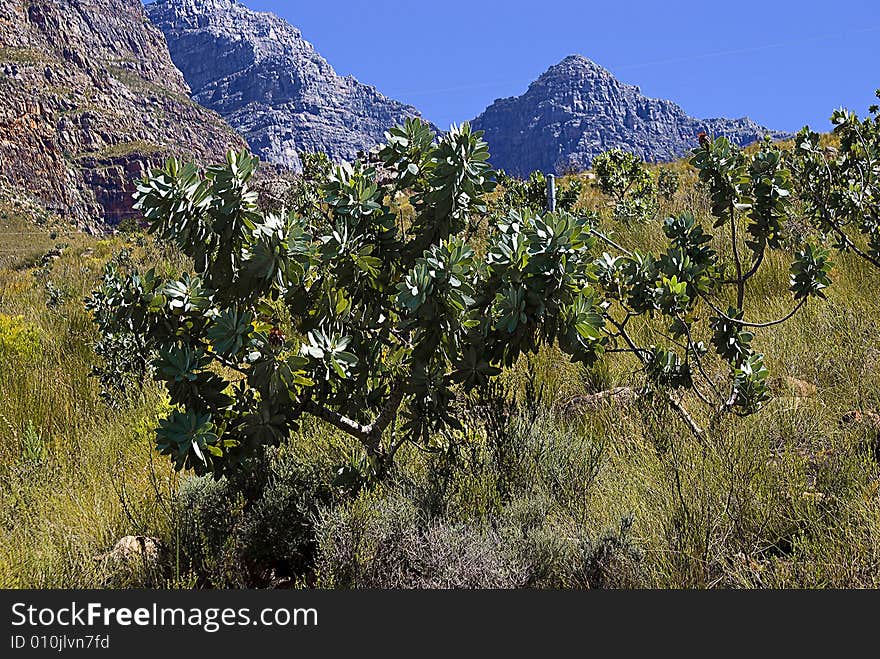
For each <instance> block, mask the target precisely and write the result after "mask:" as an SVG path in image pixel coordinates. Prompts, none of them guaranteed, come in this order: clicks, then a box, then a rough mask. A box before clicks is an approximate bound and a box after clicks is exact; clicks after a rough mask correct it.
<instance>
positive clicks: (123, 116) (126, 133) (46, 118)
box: [0, 0, 244, 228]
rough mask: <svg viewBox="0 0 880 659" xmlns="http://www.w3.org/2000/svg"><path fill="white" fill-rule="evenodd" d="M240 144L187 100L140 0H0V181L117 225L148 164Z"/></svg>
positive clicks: (61, 208) (76, 214)
mask: <svg viewBox="0 0 880 659" xmlns="http://www.w3.org/2000/svg"><path fill="white" fill-rule="evenodd" d="M243 145H244V143H243V141H242V140H241V138H239V137H238V136H237V135H236V134H235V133H234V131H233V130H232V129H231V128H229V126H228V125H227V124H225V123H224V122H223V121H222V120H221V119H220V117H218V116H217V115H216V114H215V113H214V112H211V111H210V110H206V109H204V108H202V107H199V106H198V105H196V104H195V103H193V102H192V101H191V100H190V99H189V88H188V87H187V85H186V82H185V81H184V79H183V76H182V75H181V73H180V72H179V71H178V70H177V69H176V68H175V66H174V64H173V63H172V61H171V58H170V56H169V54H168V49H167V46H166V44H165V40H164V38H163V37H162V33H161V32H159V31H158V30H157V29H155V28H154V27H153V26H152V25H151V24H150V23H149V21H148V20H147V17H146V15H145V13H144V9H143V7H142V5H141V3H140V1H139V0H88V1H85V0H28V1H25V0H0V176H2V177H5V178H6V180H7V181H8V182H9V183H11V184H13V185H14V186H17V187H19V188H23V189H25V190H26V191H27V192H28V193H29V194H30V195H32V196H33V197H34V198H35V199H36V200H37V201H39V202H40V203H42V204H43V205H44V206H45V207H46V208H47V209H48V210H50V211H51V212H54V213H57V214H59V215H61V216H64V217H68V218H71V219H73V220H75V221H76V222H77V223H78V224H79V225H80V226H83V227H87V228H98V227H99V226H100V225H102V224H104V223H109V224H115V223H117V222H119V221H120V220H122V219H125V218H127V217H130V216H131V215H132V210H131V203H132V202H131V191H132V181H133V180H134V179H135V178H137V177H138V176H139V175H140V173H141V171H142V169H143V168H144V166H145V165H146V164H148V163H150V162H155V161H156V160H158V159H159V158H160V157H162V156H163V155H165V154H166V153H174V154H183V155H188V156H191V157H194V158H196V159H199V160H214V159H216V158H218V157H220V156H221V155H222V153H223V152H224V151H225V150H226V149H227V147H230V146H233V147H241V146H243Z"/></svg>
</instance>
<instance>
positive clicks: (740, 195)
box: [89, 120, 830, 476]
mask: <svg viewBox="0 0 880 659" xmlns="http://www.w3.org/2000/svg"><path fill="white" fill-rule="evenodd" d="M379 154H380V158H381V161H382V166H383V168H384V170H385V172H384V173H383V175H382V177H381V180H380V177H379V176H378V175H377V172H376V170H375V168H373V167H371V166H368V165H365V164H363V163H356V164H354V165H347V164H343V165H339V166H336V167H334V168H333V170H332V172H330V174H329V177H328V180H327V182H326V184H325V185H324V186H323V195H324V201H323V203H322V204H320V207H319V208H318V209H309V211H310V212H307V213H303V212H302V209H300V212H291V213H287V214H275V213H268V212H262V211H260V210H259V208H258V206H257V203H256V195H255V194H254V193H253V192H252V191H251V190H250V189H249V185H248V184H249V181H250V179H251V177H252V175H253V173H254V170H255V168H256V166H257V160H256V159H255V158H253V157H251V156H249V155H248V154H247V153H245V152H242V153H238V154H235V153H230V154H229V155H228V156H227V159H226V162H225V164H223V165H219V166H215V167H210V168H208V170H207V171H206V172H204V173H201V172H199V171H198V170H197V169H196V168H195V167H194V166H192V165H182V164H181V163H179V162H178V161H176V160H174V159H171V160H169V161H168V163H167V164H166V166H165V167H164V168H163V169H160V170H157V171H154V172H152V174H151V175H150V176H149V177H147V178H146V179H144V180H143V181H142V182H141V183H140V184H139V185H138V188H137V207H138V208H140V209H141V210H142V211H143V213H144V216H145V218H146V220H147V221H148V223H149V225H150V231H151V232H152V233H153V234H155V235H156V236H157V237H158V238H159V239H160V240H163V241H168V242H171V243H173V244H175V245H176V246H177V247H178V248H179V249H180V250H181V251H182V252H183V253H184V254H185V255H186V256H187V257H189V258H190V259H191V261H192V264H193V267H194V272H192V273H185V274H183V275H182V276H180V277H178V278H171V279H168V280H165V279H162V278H160V277H159V276H158V275H157V274H156V272H155V271H152V270H151V271H149V272H147V273H145V274H143V275H141V274H138V273H137V272H133V271H130V269H128V270H127V269H124V268H120V267H119V266H118V265H114V264H111V265H110V266H109V267H108V270H107V272H106V275H105V279H104V282H103V285H102V286H101V287H100V288H99V289H98V290H97V291H95V292H94V294H93V296H92V298H91V300H90V301H89V307H90V309H92V311H93V314H94V318H95V321H96V322H97V324H98V326H99V328H100V330H101V333H102V337H103V341H104V343H102V345H104V346H105V347H107V348H108V350H109V349H110V348H111V347H114V346H115V347H117V348H119V349H121V350H125V349H126V346H133V347H134V348H135V349H136V350H137V351H138V353H139V355H140V359H127V360H126V359H122V360H119V361H118V363H119V364H126V365H132V364H133V365H137V364H141V363H144V362H145V360H147V359H148V360H149V362H150V364H151V369H152V371H151V372H152V374H153V376H154V377H155V378H156V379H158V380H160V381H161V382H162V383H164V385H165V387H166V389H167V391H168V394H169V397H170V400H171V403H172V411H171V412H170V414H169V415H168V416H167V418H165V419H164V420H162V421H161V423H160V425H159V428H158V429H157V443H158V447H159V449H160V450H161V451H162V452H163V453H165V454H167V455H169V456H170V457H171V459H172V460H173V461H174V464H175V465H176V467H177V468H179V469H182V468H191V469H193V470H195V471H196V472H197V473H213V474H214V475H216V476H219V475H222V474H226V473H229V472H230V471H234V470H236V469H237V468H238V467H239V466H240V465H241V464H242V462H243V461H245V460H248V459H249V458H250V457H251V456H254V455H257V454H259V451H260V450H261V449H262V448H263V447H265V446H271V445H277V444H279V443H280V442H282V441H285V440H286V439H287V438H288V437H289V436H290V434H291V432H292V431H294V430H295V429H296V428H297V427H298V424H299V423H300V420H301V418H302V417H303V415H312V416H315V417H317V418H319V419H322V420H323V421H325V422H326V423H328V424H331V425H332V426H335V427H336V428H338V429H339V430H341V431H343V432H344V433H346V434H347V435H349V436H350V437H352V438H353V439H354V440H355V441H356V442H357V443H358V444H359V445H360V446H361V447H362V448H363V449H364V451H365V453H366V455H367V456H368V457H369V464H370V465H371V470H372V472H373V473H374V474H379V475H381V474H382V473H384V472H385V471H387V469H388V467H389V466H390V465H391V463H392V461H393V459H394V456H395V454H396V453H397V451H398V450H399V448H400V447H401V446H402V445H403V443H404V442H407V441H408V442H412V443H415V444H418V445H421V446H426V447H430V446H431V445H432V442H433V441H434V438H435V437H436V436H437V434H438V432H439V431H441V430H443V429H446V428H453V429H454V428H460V423H459V421H458V419H457V418H456V414H455V409H454V407H453V403H454V401H455V399H456V396H457V393H458V392H460V391H468V390H471V389H473V388H475V387H479V386H482V385H485V384H486V383H487V382H488V381H489V380H490V379H491V378H492V377H494V376H496V375H498V374H499V373H500V372H501V369H502V368H503V367H505V366H509V365H511V364H513V363H514V362H515V361H516V360H517V359H518V357H519V356H520V355H522V354H523V353H527V352H535V351H537V350H538V349H539V348H540V346H541V345H544V344H549V343H554V344H556V345H558V346H559V348H560V349H561V350H562V351H563V352H564V353H566V354H567V355H568V356H569V357H570V358H571V359H572V360H574V361H578V362H585V363H591V362H593V361H594V360H596V359H597V358H599V357H600V356H601V355H602V354H603V353H617V352H619V353H625V354H628V355H630V356H632V357H634V358H635V359H636V360H637V362H638V363H639V364H640V366H641V370H642V371H643V373H644V378H645V383H646V391H648V392H651V393H657V394H660V395H661V396H662V398H663V399H665V400H667V401H668V402H669V404H671V405H672V407H673V408H674V409H675V410H677V411H678V413H679V414H680V416H681V418H682V419H683V420H684V421H685V422H686V423H687V424H688V426H689V427H690V429H691V430H692V431H693V432H694V434H695V435H697V436H698V437H702V436H703V430H702V428H701V427H700V426H699V425H698V424H697V423H696V421H695V420H694V418H693V417H692V416H691V415H690V414H689V413H688V411H687V410H686V409H685V406H684V405H683V401H682V397H681V394H682V393H684V392H687V391H692V392H694V393H695V394H696V396H697V397H698V398H699V399H700V400H702V401H703V402H705V403H706V404H707V405H709V406H710V407H712V408H713V413H714V414H715V415H716V417H720V415H722V414H724V413H726V412H731V411H732V412H736V413H738V414H751V413H753V412H755V411H756V410H758V409H759V408H760V406H761V405H762V403H763V402H764V400H765V399H766V397H767V386H766V376H767V370H766V368H765V367H764V364H763V356H762V355H761V354H760V353H756V352H755V351H754V350H753V348H752V339H753V334H752V332H753V330H754V329H756V328H763V327H770V326H772V325H775V324H778V323H781V322H784V321H785V320H787V318H789V317H791V316H792V315H793V314H794V312H796V311H797V310H798V309H799V308H801V307H802V306H803V304H804V303H805V301H806V300H807V299H808V298H810V297H813V296H819V297H821V296H822V295H823V293H822V291H823V289H824V288H825V286H827V285H828V284H829V283H830V280H829V278H828V272H829V269H830V263H829V261H828V258H827V253H826V252H825V251H823V250H821V249H813V248H812V247H809V246H808V247H805V248H804V249H803V250H802V251H801V252H799V253H798V254H797V255H796V257H795V259H794V263H793V265H792V271H791V280H790V287H791V291H792V296H793V306H794V309H793V311H792V313H790V314H788V315H787V316H786V317H785V318H781V319H776V320H771V321H764V322H759V321H751V320H749V321H747V320H745V318H747V317H748V316H747V313H746V312H747V309H746V304H745V303H746V287H747V283H748V281H749V279H750V278H751V277H752V276H754V274H755V273H756V272H757V271H758V269H759V268H760V265H761V263H762V261H763V258H764V254H765V251H766V250H767V249H778V248H779V240H778V235H779V227H780V222H781V221H782V218H783V217H784V216H785V214H786V213H788V212H789V209H790V204H789V203H788V198H789V187H790V183H791V179H790V175H789V172H788V170H787V169H785V167H784V163H783V160H782V158H781V157H780V152H779V150H778V149H776V148H775V147H774V146H772V145H770V144H766V145H764V147H763V148H762V149H761V150H760V151H759V152H758V153H756V154H755V155H754V156H753V157H751V158H750V157H747V156H746V155H744V154H743V153H742V152H741V151H740V150H739V149H736V148H735V147H733V146H732V145H730V143H729V142H728V141H727V140H726V139H724V138H719V139H718V140H715V141H712V140H708V139H707V140H705V141H703V143H702V145H701V147H700V148H699V149H697V150H696V151H695V153H694V157H693V161H692V162H693V164H694V165H695V166H696V167H697V169H698V170H699V172H700V177H701V179H702V180H704V181H705V182H706V183H707V185H708V186H709V189H710V190H711V194H712V201H713V204H712V207H713V213H714V214H715V217H716V219H717V221H716V223H715V226H716V227H722V226H728V227H729V233H728V237H729V247H730V250H729V253H730V256H731V258H730V259H728V257H727V256H726V255H724V256H723V255H722V254H720V253H719V252H717V251H716V250H715V249H713V248H712V247H711V244H712V241H713V237H712V236H711V235H710V234H709V233H707V232H706V230H705V229H704V227H703V226H701V225H700V224H699V223H698V222H697V221H696V220H695V219H694V218H693V217H692V216H691V215H689V214H683V215H681V216H679V217H675V218H669V219H667V220H666V222H665V225H664V229H665V233H666V236H667V239H668V248H667V250H666V251H665V252H664V253H660V254H656V255H655V254H648V253H643V252H638V251H630V250H627V249H625V248H624V247H622V246H620V245H618V244H617V243H616V242H614V241H613V240H612V239H610V238H608V237H607V236H606V235H605V234H603V233H602V232H601V231H599V230H598V228H597V227H595V226H594V225H593V220H591V219H587V218H582V217H576V216H573V215H571V214H569V213H566V212H564V211H562V212H559V213H539V212H536V211H535V210H532V209H525V210H523V209H515V208H514V209H510V210H509V211H508V212H507V213H506V214H505V215H504V217H503V218H502V220H501V221H498V222H496V223H494V224H493V225H492V226H490V227H489V230H488V235H487V236H485V240H481V241H480V244H481V245H483V244H484V245H485V247H482V248H481V249H480V251H479V252H478V251H477V249H476V248H474V247H473V246H471V245H469V244H468V242H467V241H466V240H465V239H464V238H463V236H464V235H466V234H467V233H468V230H469V227H470V226H472V225H473V224H475V222H474V221H475V220H484V219H485V218H486V217H487V216H488V214H489V209H488V208H487V203H486V195H487V194H488V193H489V192H491V191H492V190H493V189H494V187H495V181H494V173H493V171H492V170H491V168H490V166H489V164H488V159H489V151H488V148H487V145H486V143H485V142H484V141H483V140H482V138H481V133H479V132H473V131H471V129H470V127H469V126H468V125H467V124H464V125H463V126H461V127H460V128H455V127H454V128H453V129H452V130H451V131H450V132H449V133H447V134H446V135H444V136H443V137H441V138H440V139H439V140H438V139H436V136H435V135H434V134H433V133H432V132H431V130H430V129H429V127H428V126H427V125H426V124H424V123H422V122H421V121H418V120H409V121H407V122H406V124H405V125H404V126H402V127H398V128H394V129H392V130H391V131H390V132H389V133H388V134H387V143H386V144H385V145H384V146H383V147H382V149H381V151H380V152H379ZM389 172H390V174H389ZM403 200H405V201H406V202H408V203H402V202H403ZM402 208H406V209H407V211H406V214H405V215H404V214H402V211H400V210H399V209H402ZM410 209H411V210H410ZM313 210H315V211H317V212H311V211H313ZM741 225H745V229H744V230H745V235H746V236H747V240H745V241H743V239H742V236H741V231H742V229H741ZM598 241H603V242H604V243H605V244H606V246H607V247H608V249H609V251H608V252H606V253H604V254H601V255H600V254H599V253H598V251H597V249H596V246H597V244H598ZM744 250H745V253H744ZM745 254H748V255H749V258H748V260H745V259H744V257H745ZM724 306H727V311H722V307H724ZM637 322H639V323H642V325H643V329H645V330H646V331H649V332H651V333H652V334H651V335H652V336H654V337H657V339H658V340H657V341H656V342H652V343H648V344H645V345H642V344H641V343H640V342H639V341H638V340H637V339H638V337H640V336H644V335H645V332H639V333H635V332H634V331H633V329H634V324H635V323H637ZM131 337H136V340H130V339H131ZM700 337H703V338H702V339H701V338H700ZM707 344H708V345H711V346H712V347H713V348H714V352H715V354H716V356H717V358H718V359H721V360H723V362H725V363H726V364H727V365H728V366H727V375H726V377H725V378H723V379H718V378H714V379H713V378H712V377H711V375H710V374H709V372H708V370H707V369H706V368H705V364H704V362H705V361H706V360H708V359H709V358H710V357H709V352H710V349H709V347H708V345H707Z"/></svg>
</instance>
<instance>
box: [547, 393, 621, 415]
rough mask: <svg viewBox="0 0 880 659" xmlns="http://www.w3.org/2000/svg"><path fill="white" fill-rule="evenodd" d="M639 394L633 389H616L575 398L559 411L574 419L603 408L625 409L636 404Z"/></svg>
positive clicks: (564, 404)
mask: <svg viewBox="0 0 880 659" xmlns="http://www.w3.org/2000/svg"><path fill="white" fill-rule="evenodd" d="M637 398H638V394H637V393H636V391H635V389H632V388H631V387H615V388H613V389H606V390H605V391H600V392H598V393H595V394H587V395H585V396H575V397H574V398H571V399H569V400H567V401H565V402H564V403H563V404H562V405H560V408H559V411H560V413H561V414H562V415H563V416H565V417H574V416H578V415H581V414H586V413H589V412H596V411H598V410H600V409H602V408H603V407H611V408H614V409H625V408H627V407H629V406H631V405H632V404H633V403H635V402H636V399H637Z"/></svg>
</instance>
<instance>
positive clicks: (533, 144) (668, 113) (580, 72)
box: [473, 55, 784, 176]
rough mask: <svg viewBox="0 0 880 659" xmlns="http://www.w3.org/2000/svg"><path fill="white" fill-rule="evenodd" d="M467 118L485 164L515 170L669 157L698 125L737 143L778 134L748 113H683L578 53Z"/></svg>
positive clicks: (692, 140)
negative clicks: (484, 151) (486, 154)
mask: <svg viewBox="0 0 880 659" xmlns="http://www.w3.org/2000/svg"><path fill="white" fill-rule="evenodd" d="M473 124H474V127H475V128H478V129H480V130H484V131H485V132H486V137H485V138H486V140H487V141H488V142H489V146H490V148H491V151H492V164H493V165H495V166H496V167H499V168H501V169H504V170H505V171H507V172H508V173H509V174H515V175H518V176H527V175H528V174H529V173H531V172H532V171H535V170H542V171H544V172H547V173H553V172H557V173H558V172H560V171H564V170H566V169H569V168H571V169H577V170H581V169H586V168H588V167H589V166H590V163H591V162H592V160H593V158H594V157H596V156H597V155H599V154H600V153H602V152H604V151H607V150H609V149H612V148H621V149H625V150H627V151H630V152H632V153H634V154H636V155H638V156H639V157H641V158H643V159H644V160H647V161H653V162H657V161H666V160H673V159H675V158H678V157H681V156H683V155H684V154H685V153H687V151H688V150H689V149H691V148H693V147H694V146H696V141H697V134H698V133H699V132H700V131H705V132H706V133H707V134H710V135H726V136H727V137H728V138H729V139H730V140H731V141H733V142H736V143H737V144H741V145H745V144H748V143H750V142H754V141H755V140H758V139H761V138H762V137H763V136H764V135H765V134H770V135H771V136H772V137H774V138H779V137H784V134H782V133H778V132H774V131H770V130H768V129H766V128H763V127H761V126H759V125H758V124H756V123H755V122H754V121H752V120H751V119H748V118H743V119H694V118H693V117H689V116H688V115H687V114H685V112H684V110H682V109H681V108H680V107H679V106H678V105H676V104H675V103H673V102H672V101H666V100H661V99H653V98H648V97H646V96H643V95H642V93H641V91H640V90H639V88H638V87H635V86H633V85H627V84H624V83H622V82H620V81H619V80H617V79H616V78H615V77H614V76H613V75H612V74H611V73H610V72H609V71H607V70H606V69H604V68H602V67H601V66H599V65H597V64H595V63H594V62H591V61H590V60H588V59H587V58H585V57H582V56H580V55H572V56H570V57H567V58H565V59H564V60H563V61H562V62H560V63H559V64H557V65H555V66H552V67H550V69H548V70H547V72H546V73H544V74H543V75H542V76H541V77H540V78H538V79H537V80H536V81H535V82H533V83H532V84H531V85H530V86H529V89H528V91H526V93H525V94H523V95H522V96H518V97H511V98H505V99H499V100H497V101H495V102H494V103H493V104H492V105H490V106H489V107H488V108H487V109H486V110H485V111H484V112H483V113H482V114H481V115H480V116H479V117H477V118H476V119H475V120H474V122H473Z"/></svg>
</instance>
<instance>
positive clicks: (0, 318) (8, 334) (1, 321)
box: [0, 313, 40, 361]
mask: <svg viewBox="0 0 880 659" xmlns="http://www.w3.org/2000/svg"><path fill="white" fill-rule="evenodd" d="M39 354H40V330H39V328H37V327H34V326H33V325H30V324H29V323H27V322H26V321H25V320H24V318H22V317H21V316H7V315H5V314H2V313H0V359H4V360H6V359H13V358H15V359H21V360H23V361H29V360H33V359H36V358H37V356H38V355H39Z"/></svg>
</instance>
